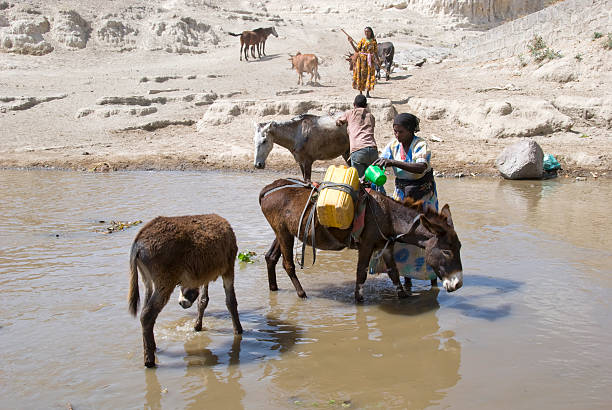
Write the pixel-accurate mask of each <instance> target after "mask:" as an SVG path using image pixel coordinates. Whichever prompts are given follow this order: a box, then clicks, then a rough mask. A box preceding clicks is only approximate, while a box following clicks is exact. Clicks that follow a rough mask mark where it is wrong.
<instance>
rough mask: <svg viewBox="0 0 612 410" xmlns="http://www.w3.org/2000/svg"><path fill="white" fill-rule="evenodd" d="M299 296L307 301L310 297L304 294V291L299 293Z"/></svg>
mask: <svg viewBox="0 0 612 410" xmlns="http://www.w3.org/2000/svg"><path fill="white" fill-rule="evenodd" d="M297 294H298V296H299V297H300V298H302V299H306V298H307V297H308V296H306V292H304V291H303V290H302V291H300V292H298V293H297Z"/></svg>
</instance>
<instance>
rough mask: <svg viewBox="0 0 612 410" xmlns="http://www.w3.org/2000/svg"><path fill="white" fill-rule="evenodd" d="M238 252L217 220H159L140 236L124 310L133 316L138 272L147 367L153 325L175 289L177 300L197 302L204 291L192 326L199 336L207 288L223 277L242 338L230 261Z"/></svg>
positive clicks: (231, 235)
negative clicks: (142, 291) (142, 288)
mask: <svg viewBox="0 0 612 410" xmlns="http://www.w3.org/2000/svg"><path fill="white" fill-rule="evenodd" d="M237 252H238V246H237V245H236V236H235V235H234V231H233V230H232V227H231V226H230V224H229V223H228V222H227V221H226V220H225V219H223V218H222V217H220V216H219V215H215V214H207V215H190V216H177V217H163V216H158V217H157V218H155V219H153V220H152V221H151V222H149V223H148V224H146V225H145V226H144V227H143V228H142V229H141V230H140V231H139V232H138V234H137V235H136V238H135V239H134V243H133V244H132V250H131V253H130V290H129V295H128V302H129V303H128V305H129V311H130V313H131V314H132V315H133V316H136V312H137V311H138V304H139V299H140V293H139V290H138V271H140V276H141V279H142V281H143V283H144V285H145V288H146V294H145V301H144V306H143V308H142V312H141V313H140V322H141V324H142V339H143V344H144V365H145V366H146V367H154V366H155V337H154V335H153V326H154V325H155V320H156V319H157V316H158V315H159V313H160V312H161V310H162V309H163V308H164V306H166V303H168V299H169V298H170V296H171V295H172V292H173V290H174V288H175V287H176V286H177V285H179V284H180V285H181V286H182V288H181V296H183V295H184V294H187V295H191V297H193V295H195V297H197V293H198V291H197V289H198V288H199V287H200V286H201V287H202V290H203V291H202V295H201V296H200V303H199V304H198V308H199V309H198V320H197V322H196V326H195V329H196V330H201V328H202V315H203V314H204V309H205V308H206V305H207V304H208V283H209V282H213V281H215V280H216V279H217V278H218V277H219V276H221V278H222V279H223V288H224V289H225V303H226V305H227V309H228V310H229V312H230V314H231V317H232V323H233V326H234V334H236V335H238V334H241V333H242V326H241V324H240V320H239V318H238V302H237V301H236V294H235V292H234V261H235V259H236V253H237ZM187 290H191V291H187ZM188 297H189V296H188ZM191 297H190V298H191ZM195 297H193V299H191V302H193V301H194V300H195ZM181 304H182V305H183V303H181Z"/></svg>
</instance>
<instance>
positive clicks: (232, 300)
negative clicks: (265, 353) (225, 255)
mask: <svg viewBox="0 0 612 410" xmlns="http://www.w3.org/2000/svg"><path fill="white" fill-rule="evenodd" d="M232 262H233V261H232ZM223 289H225V305H226V306H227V310H228V311H229V312H230V315H231V316H232V324H233V325H234V334H235V335H239V334H242V325H241V324H240V319H239V318H238V302H237V301H236V292H235V291H234V265H233V263H232V265H231V267H230V268H228V270H227V272H226V273H225V274H224V275H223Z"/></svg>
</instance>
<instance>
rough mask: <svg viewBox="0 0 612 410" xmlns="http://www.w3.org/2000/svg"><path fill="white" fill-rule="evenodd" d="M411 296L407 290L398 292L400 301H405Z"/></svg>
mask: <svg viewBox="0 0 612 410" xmlns="http://www.w3.org/2000/svg"><path fill="white" fill-rule="evenodd" d="M408 296H410V295H409V294H408V293H407V292H406V291H405V290H400V291H398V292H397V297H398V298H400V299H405V298H407V297H408Z"/></svg>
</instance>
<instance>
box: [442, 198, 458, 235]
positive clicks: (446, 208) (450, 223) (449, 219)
mask: <svg viewBox="0 0 612 410" xmlns="http://www.w3.org/2000/svg"><path fill="white" fill-rule="evenodd" d="M440 215H442V216H443V217H445V218H446V223H448V226H450V227H451V228H453V229H454V228H455V227H454V226H453V217H452V216H451V211H450V207H449V206H448V204H446V205H444V206H443V207H442V210H441V211H440Z"/></svg>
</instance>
